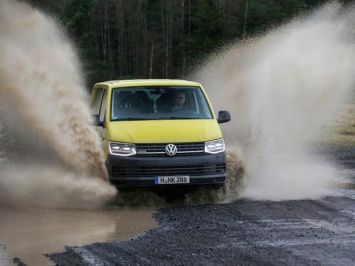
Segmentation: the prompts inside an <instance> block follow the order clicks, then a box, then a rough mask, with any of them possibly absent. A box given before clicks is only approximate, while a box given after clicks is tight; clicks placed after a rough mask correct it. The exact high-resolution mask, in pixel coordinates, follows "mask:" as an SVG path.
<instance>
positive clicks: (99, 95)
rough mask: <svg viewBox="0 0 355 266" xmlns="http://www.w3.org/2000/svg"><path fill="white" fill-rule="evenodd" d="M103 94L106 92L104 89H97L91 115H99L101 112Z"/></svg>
mask: <svg viewBox="0 0 355 266" xmlns="http://www.w3.org/2000/svg"><path fill="white" fill-rule="evenodd" d="M103 92H104V90H103V89H102V88H96V91H95V96H94V102H93V103H92V106H91V114H93V115H96V114H98V113H99V111H100V106H101V102H102V95H103Z"/></svg>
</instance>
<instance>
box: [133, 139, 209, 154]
mask: <svg viewBox="0 0 355 266" xmlns="http://www.w3.org/2000/svg"><path fill="white" fill-rule="evenodd" d="M168 144H169V143H166V144H160V143H159V144H136V148H137V155H138V156H166V153H165V147H166V145H168ZM173 144H174V145H175V146H176V148H177V154H176V156H179V155H184V156H185V155H196V154H203V153H204V151H205V143H204V142H189V143H173Z"/></svg>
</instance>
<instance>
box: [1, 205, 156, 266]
mask: <svg viewBox="0 0 355 266" xmlns="http://www.w3.org/2000/svg"><path fill="white" fill-rule="evenodd" d="M152 213H153V210H151V209H143V210H138V209H137V210H125V209H114V208H113V209H105V210H89V211H83V210H53V209H25V210H21V209H11V208H7V207H2V206H0V265H14V264H13V259H14V258H15V257H18V258H20V259H21V261H22V262H24V263H26V264H27V265H36V266H42V265H43V266H45V265H53V263H52V262H51V261H50V260H49V259H47V258H46V257H45V256H43V255H42V254H45V253H53V252H60V251H63V250H64V246H81V245H85V244H90V243H93V242H103V241H122V240H127V239H129V238H131V237H133V236H135V235H137V234H140V233H142V232H144V231H145V230H148V229H151V228H152V227H154V226H155V222H154V220H153V219H152Z"/></svg>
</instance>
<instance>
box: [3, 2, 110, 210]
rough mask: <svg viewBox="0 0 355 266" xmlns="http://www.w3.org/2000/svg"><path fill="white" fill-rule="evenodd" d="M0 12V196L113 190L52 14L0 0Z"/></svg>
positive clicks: (89, 195) (6, 199)
mask: <svg viewBox="0 0 355 266" xmlns="http://www.w3.org/2000/svg"><path fill="white" fill-rule="evenodd" d="M0 17H1V23H0V56H1V58H2V64H1V65H0V109H1V110H0V111H1V115H0V143H1V148H0V151H1V152H0V157H1V160H0V163H1V164H2V165H1V170H0V195H1V197H0V203H5V204H13V203H15V202H16V205H31V204H33V205H35V206H38V205H41V206H43V205H47V206H56V207H58V206H59V207H61V206H62V207H72V206H75V207H78V205H81V206H86V205H90V206H92V205H94V206H97V205H100V204H103V203H104V202H106V201H107V200H109V199H111V198H112V197H114V195H115V194H116V190H115V188H113V187H111V186H110V185H109V184H108V182H107V172H106V168H105V165H104V161H103V156H102V151H101V146H100V141H99V139H98V136H97V134H96V132H95V130H94V129H93V128H92V127H91V126H90V122H91V118H90V112H89V110H88V107H87V106H88V104H87V103H88V97H87V95H86V93H85V90H84V86H83V84H84V82H83V78H82V73H81V69H80V65H79V63H78V58H77V55H76V51H75V49H74V48H73V46H72V45H71V43H70V41H69V40H68V39H67V38H66V36H65V34H63V31H62V30H61V28H60V27H59V26H58V24H57V23H56V21H55V20H54V19H52V18H50V17H48V16H46V15H45V14H43V13H42V12H40V11H38V10H35V9H32V8H31V7H29V6H28V5H26V4H23V3H19V2H16V1H14V0H11V1H1V3H0ZM49 166H52V167H53V171H49V170H48V169H49ZM79 184H80V185H79ZM19 191H21V192H22V193H18V192H19ZM53 193H54V194H53ZM51 195H52V197H51ZM45 196H49V197H45ZM84 199H85V200H84ZM79 203H81V204H79Z"/></svg>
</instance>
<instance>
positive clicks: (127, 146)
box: [109, 141, 137, 156]
mask: <svg viewBox="0 0 355 266" xmlns="http://www.w3.org/2000/svg"><path fill="white" fill-rule="evenodd" d="M109 147H110V154H113V155H120V156H129V155H134V154H136V153H137V151H136V146H135V145H134V144H132V143H120V142H111V141H110V143H109Z"/></svg>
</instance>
